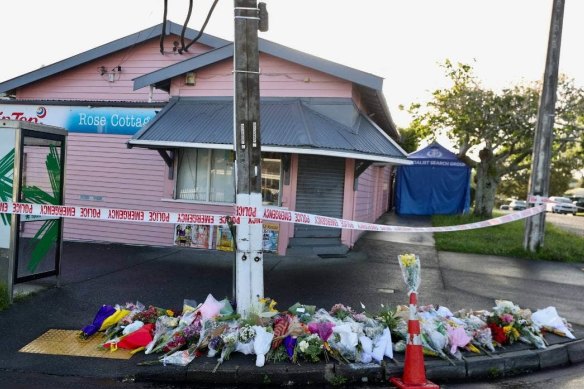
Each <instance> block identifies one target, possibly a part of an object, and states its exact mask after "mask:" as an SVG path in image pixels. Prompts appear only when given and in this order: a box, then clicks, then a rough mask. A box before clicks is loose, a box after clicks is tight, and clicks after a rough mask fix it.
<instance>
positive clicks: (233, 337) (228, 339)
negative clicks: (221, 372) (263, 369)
mask: <svg viewBox="0 0 584 389" xmlns="http://www.w3.org/2000/svg"><path fill="white" fill-rule="evenodd" d="M238 338H239V332H238V331H237V330H230V331H225V332H223V333H222V334H221V341H222V342H223V347H222V348H221V357H219V359H218V360H217V365H215V368H214V369H213V373H215V372H216V371H217V369H218V368H219V366H220V365H221V364H222V363H223V362H224V361H227V360H229V358H230V357H231V353H232V352H233V351H234V350H235V345H236V344H237V340H238Z"/></svg>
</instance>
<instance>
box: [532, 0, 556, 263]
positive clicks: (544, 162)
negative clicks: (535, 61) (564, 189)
mask: <svg viewBox="0 0 584 389" xmlns="http://www.w3.org/2000/svg"><path fill="white" fill-rule="evenodd" d="M564 3H565V0H554V2H553V7H552V19H551V24H550V35H549V41H548V47H547V56H546V61H545V71H544V76H543V88H542V92H541V96H540V99H539V109H538V113H537V125H536V128H535V139H534V142H533V160H532V162H531V176H530V178H529V193H528V197H529V196H543V197H547V196H548V195H549V183H550V165H551V164H550V160H551V152H552V140H553V127H554V113H555V108H556V90H557V88H558V68H559V63H560V46H561V43H562V24H563V20H564ZM544 233H545V212H542V213H540V214H537V215H534V216H532V217H530V218H527V220H526V222H525V235H524V239H523V247H524V248H525V249H526V250H529V251H532V252H534V251H536V250H538V249H539V248H540V247H542V246H543V240H544Z"/></svg>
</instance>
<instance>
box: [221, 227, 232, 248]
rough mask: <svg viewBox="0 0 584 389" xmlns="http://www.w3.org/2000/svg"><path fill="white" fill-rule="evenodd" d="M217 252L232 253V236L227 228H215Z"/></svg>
mask: <svg viewBox="0 0 584 389" xmlns="http://www.w3.org/2000/svg"><path fill="white" fill-rule="evenodd" d="M217 250H221V251H234V250H235V245H234V242H233V236H232V235H231V230H230V229H229V227H228V226H217Z"/></svg>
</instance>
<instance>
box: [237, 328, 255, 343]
mask: <svg viewBox="0 0 584 389" xmlns="http://www.w3.org/2000/svg"><path fill="white" fill-rule="evenodd" d="M238 336H239V338H238V340H239V342H241V343H249V342H251V341H252V340H253V339H254V337H255V330H254V329H253V327H252V326H250V325H248V324H246V325H243V326H241V327H240V328H239V335H238Z"/></svg>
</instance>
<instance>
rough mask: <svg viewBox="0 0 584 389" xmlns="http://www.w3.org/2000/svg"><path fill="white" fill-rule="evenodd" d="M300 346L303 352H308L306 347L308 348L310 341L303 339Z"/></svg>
mask: <svg viewBox="0 0 584 389" xmlns="http://www.w3.org/2000/svg"><path fill="white" fill-rule="evenodd" d="M298 347H300V351H301V352H306V349H308V342H307V341H305V340H303V341H302V342H300V343H299V344H298Z"/></svg>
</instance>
